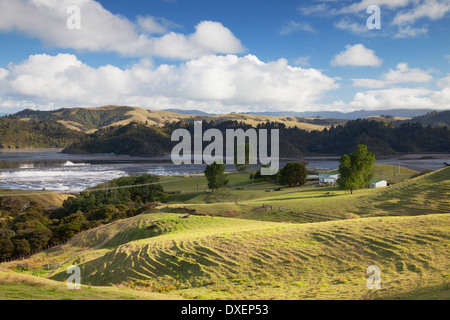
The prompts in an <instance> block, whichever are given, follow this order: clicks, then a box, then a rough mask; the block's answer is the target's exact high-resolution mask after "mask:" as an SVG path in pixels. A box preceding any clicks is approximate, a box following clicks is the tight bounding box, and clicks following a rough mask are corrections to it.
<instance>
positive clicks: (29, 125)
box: [0, 117, 85, 149]
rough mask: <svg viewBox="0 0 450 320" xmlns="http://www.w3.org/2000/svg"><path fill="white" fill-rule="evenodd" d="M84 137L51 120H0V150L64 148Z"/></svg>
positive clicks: (6, 118) (5, 118)
mask: <svg viewBox="0 0 450 320" xmlns="http://www.w3.org/2000/svg"><path fill="white" fill-rule="evenodd" d="M84 136H85V134H84V133H82V132H77V131H74V130H70V129H68V128H66V127H65V126H64V125H62V124H61V123H58V122H55V121H52V120H30V121H23V120H21V119H19V118H16V117H1V118H0V148H6V149H16V148H65V147H67V146H69V145H71V144H73V143H74V142H77V141H80V140H81V139H82V138H84Z"/></svg>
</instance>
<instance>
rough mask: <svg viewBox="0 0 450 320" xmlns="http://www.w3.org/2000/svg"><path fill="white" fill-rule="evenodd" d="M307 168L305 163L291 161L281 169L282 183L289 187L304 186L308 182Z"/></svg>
mask: <svg viewBox="0 0 450 320" xmlns="http://www.w3.org/2000/svg"><path fill="white" fill-rule="evenodd" d="M306 175H307V170H306V167H305V165H304V164H303V163H300V162H289V163H287V164H286V165H285V166H284V167H283V168H282V169H281V170H280V176H279V179H280V184H282V185H288V186H289V187H291V188H292V187H297V186H302V185H304V184H305V182H306Z"/></svg>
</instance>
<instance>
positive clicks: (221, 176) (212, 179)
mask: <svg viewBox="0 0 450 320" xmlns="http://www.w3.org/2000/svg"><path fill="white" fill-rule="evenodd" d="M225 168H226V167H225V165H224V164H217V163H216V162H214V163H213V164H211V165H208V166H206V169H205V176H206V179H207V180H208V188H210V189H211V190H213V191H214V189H220V188H222V187H223V186H226V185H227V184H228V179H227V178H226V176H225Z"/></svg>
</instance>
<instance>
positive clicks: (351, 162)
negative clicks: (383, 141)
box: [337, 144, 375, 193]
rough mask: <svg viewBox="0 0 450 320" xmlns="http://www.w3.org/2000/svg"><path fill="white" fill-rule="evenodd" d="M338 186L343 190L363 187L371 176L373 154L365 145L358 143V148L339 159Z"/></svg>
mask: <svg viewBox="0 0 450 320" xmlns="http://www.w3.org/2000/svg"><path fill="white" fill-rule="evenodd" d="M339 163H340V164H339V174H340V176H339V179H338V180H337V183H338V186H339V188H340V189H343V190H350V193H353V190H356V189H360V188H363V187H365V186H366V185H368V184H369V183H370V180H371V179H372V178H373V172H372V169H373V165H374V164H375V155H374V154H373V153H372V152H369V151H368V150H367V146H365V145H363V144H362V145H359V146H358V150H357V151H356V152H353V153H351V154H350V156H348V155H346V154H345V155H343V156H342V157H341V159H340V160H339Z"/></svg>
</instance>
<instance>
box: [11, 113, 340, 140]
mask: <svg viewBox="0 0 450 320" xmlns="http://www.w3.org/2000/svg"><path fill="white" fill-rule="evenodd" d="M190 112H194V111H190ZM15 116H17V117H19V118H21V119H24V120H27V119H36V120H54V121H58V122H60V123H62V124H64V125H65V126H66V127H67V128H69V129H73V130H78V131H83V132H88V133H92V132H95V131H96V130H98V129H100V128H106V127H111V126H124V125H128V124H130V123H132V122H138V123H142V124H145V125H147V126H156V127H164V126H165V124H166V123H172V122H178V121H181V120H183V121H186V122H193V121H203V120H205V121H208V122H209V121H214V122H216V123H220V122H225V121H230V120H231V121H238V122H243V123H246V124H249V125H252V126H255V127H256V126H257V125H258V124H264V123H266V122H279V123H283V124H284V125H285V126H286V127H288V128H293V127H295V126H297V127H298V128H299V129H304V130H308V131H313V130H323V129H324V128H326V127H330V126H332V125H336V124H340V123H342V121H341V120H333V119H330V121H327V119H315V118H311V119H308V118H296V117H292V116H282V117H273V116H264V115H249V114H241V113H230V114H225V115H191V114H181V113H174V112H169V111H157V110H146V109H142V108H138V107H126V106H105V107H100V108H73V109H68V108H63V109H59V110H54V111H35V110H30V109H27V110H23V111H21V112H18V113H16V114H15ZM344 122H345V121H344Z"/></svg>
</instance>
